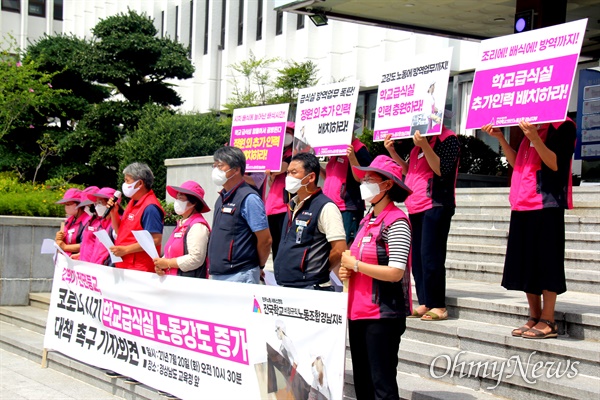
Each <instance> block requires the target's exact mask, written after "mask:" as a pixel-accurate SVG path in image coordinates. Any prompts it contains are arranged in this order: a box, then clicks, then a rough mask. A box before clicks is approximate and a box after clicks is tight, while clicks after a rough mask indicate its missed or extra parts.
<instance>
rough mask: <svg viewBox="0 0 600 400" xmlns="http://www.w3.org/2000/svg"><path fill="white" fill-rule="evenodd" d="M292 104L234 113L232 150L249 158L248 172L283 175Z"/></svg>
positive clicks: (243, 109) (245, 109)
mask: <svg viewBox="0 0 600 400" xmlns="http://www.w3.org/2000/svg"><path fill="white" fill-rule="evenodd" d="M288 111H289V104H288V103H285V104H273V105H268V106H259V107H250V108H236V109H235V110H233V121H232V124H231V139H230V141H229V145H230V146H235V147H237V148H239V149H241V150H242V151H243V152H244V155H245V156H246V172H264V171H266V170H270V171H279V170H280V169H281V159H282V155H283V147H284V139H285V124H286V122H287V116H288Z"/></svg>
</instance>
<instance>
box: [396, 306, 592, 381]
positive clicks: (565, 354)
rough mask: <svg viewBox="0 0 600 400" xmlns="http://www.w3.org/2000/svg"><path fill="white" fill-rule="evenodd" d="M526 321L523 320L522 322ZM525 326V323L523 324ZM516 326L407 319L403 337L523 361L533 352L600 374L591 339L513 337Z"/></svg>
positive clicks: (457, 320)
mask: <svg viewBox="0 0 600 400" xmlns="http://www.w3.org/2000/svg"><path fill="white" fill-rule="evenodd" d="M524 322H525V320H523V323H524ZM521 325H522V324H521ZM514 328H516V326H505V325H498V324H490V323H485V322H479V321H469V320H465V319H449V320H447V321H443V322H440V323H430V322H429V321H421V320H420V319H416V318H408V319H407V324H406V332H405V333H404V335H403V336H402V339H403V340H404V339H410V340H414V341H420V342H426V343H433V344H436V345H440V346H445V347H451V348H456V349H459V350H464V351H469V352H475V353H480V354H488V355H492V356H495V357H501V358H505V359H508V358H510V357H512V356H519V357H521V360H527V358H528V357H529V356H530V355H531V354H534V355H535V357H536V358H541V359H545V360H548V361H554V362H556V363H557V365H558V363H559V362H560V363H562V365H563V367H564V366H565V365H566V364H567V363H570V364H571V363H574V362H577V370H578V371H579V373H581V374H584V375H589V376H596V377H600V346H599V344H598V342H595V341H591V340H580V339H573V338H569V337H566V336H559V337H558V339H548V340H529V339H523V338H520V337H513V336H512V335H511V332H512V330H513V329H514Z"/></svg>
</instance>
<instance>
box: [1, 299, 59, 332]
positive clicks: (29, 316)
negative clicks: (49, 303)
mask: <svg viewBox="0 0 600 400" xmlns="http://www.w3.org/2000/svg"><path fill="white" fill-rule="evenodd" d="M47 319H48V310H43V309H41V308H39V307H34V306H2V307H0V321H2V322H6V323H9V324H12V325H16V326H20V327H22V328H25V329H28V330H30V331H32V332H36V333H40V334H42V335H43V334H44V333H45V332H46V321H47Z"/></svg>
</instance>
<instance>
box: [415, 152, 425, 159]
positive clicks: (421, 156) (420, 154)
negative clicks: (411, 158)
mask: <svg viewBox="0 0 600 400" xmlns="http://www.w3.org/2000/svg"><path fill="white" fill-rule="evenodd" d="M424 155H425V153H423V152H420V153H419V155H418V156H417V160H420V159H421V158H423V156H424Z"/></svg>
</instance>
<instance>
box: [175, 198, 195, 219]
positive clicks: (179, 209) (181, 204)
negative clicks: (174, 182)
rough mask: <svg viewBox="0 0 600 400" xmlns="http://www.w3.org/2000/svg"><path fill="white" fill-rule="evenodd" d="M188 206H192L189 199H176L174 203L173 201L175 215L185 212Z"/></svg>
mask: <svg viewBox="0 0 600 400" xmlns="http://www.w3.org/2000/svg"><path fill="white" fill-rule="evenodd" d="M190 207H192V204H190V203H189V201H183V200H177V199H176V200H175V203H173V208H174V209H175V212H176V213H177V215H183V214H185V212H186V211H187V210H189V209H190Z"/></svg>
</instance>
